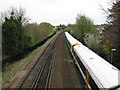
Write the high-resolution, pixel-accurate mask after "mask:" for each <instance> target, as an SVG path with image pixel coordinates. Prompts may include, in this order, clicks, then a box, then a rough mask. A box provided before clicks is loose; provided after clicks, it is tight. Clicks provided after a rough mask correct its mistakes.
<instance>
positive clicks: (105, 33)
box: [66, 1, 120, 69]
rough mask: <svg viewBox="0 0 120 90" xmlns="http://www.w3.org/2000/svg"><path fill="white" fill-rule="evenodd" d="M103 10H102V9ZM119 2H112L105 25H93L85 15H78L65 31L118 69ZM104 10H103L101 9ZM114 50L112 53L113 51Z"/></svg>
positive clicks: (119, 52) (119, 50) (119, 45)
mask: <svg viewBox="0 0 120 90" xmlns="http://www.w3.org/2000/svg"><path fill="white" fill-rule="evenodd" d="M102 9H103V8H102ZM119 9H120V1H118V2H114V1H113V2H112V7H111V8H110V9H108V11H105V13H106V12H109V13H107V15H108V17H107V20H106V24H102V25H94V23H93V21H92V20H91V19H90V18H88V17H87V16H85V15H78V17H77V18H76V23H75V24H68V25H67V26H66V30H67V31H68V32H69V33H71V34H72V35H73V36H74V37H75V38H76V39H78V40H79V41H81V42H82V43H83V44H85V45H86V46H88V47H89V48H90V49H92V50H93V51H95V52H96V53H97V54H99V55H100V56H102V57H103V58H104V59H105V60H107V61H108V62H110V63H111V64H113V65H114V66H116V67H117V68H118V69H120V60H119V59H120V18H119V17H120V10H119ZM103 10H104V9H103ZM113 50H114V51H113Z"/></svg>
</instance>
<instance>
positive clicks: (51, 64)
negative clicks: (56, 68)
mask: <svg viewBox="0 0 120 90" xmlns="http://www.w3.org/2000/svg"><path fill="white" fill-rule="evenodd" d="M58 37H59V36H58ZM58 37H57V38H56V40H55V41H54V43H53V46H51V49H50V50H51V52H50V54H49V55H48V57H46V61H45V62H44V65H42V67H41V69H40V70H39V72H38V75H37V76H36V79H35V81H34V83H33V85H32V87H31V88H34V89H35V88H37V86H38V83H39V81H40V80H41V77H42V75H43V71H44V70H45V67H46V64H47V63H49V62H48V61H49V60H50V63H49V69H48V73H47V76H46V78H47V79H46V81H45V87H44V88H45V89H46V88H48V85H49V80H50V76H51V71H52V66H53V61H54V59H53V57H54V51H55V45H56V42H57V39H58Z"/></svg>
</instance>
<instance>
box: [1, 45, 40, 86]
mask: <svg viewBox="0 0 120 90" xmlns="http://www.w3.org/2000/svg"><path fill="white" fill-rule="evenodd" d="M41 48H42V46H41V47H39V48H37V49H35V50H34V51H32V52H31V53H30V54H29V55H28V56H26V57H25V58H24V59H22V60H20V61H16V62H15V63H12V64H9V65H7V66H6V67H5V71H4V72H2V88H6V87H7V86H6V85H7V84H8V83H9V82H10V80H11V79H12V78H13V77H14V76H15V75H16V73H17V72H19V71H20V70H22V69H23V67H24V66H25V65H27V64H28V63H29V62H30V61H31V60H32V58H33V57H35V56H36V54H37V53H38V52H39V50H40V49H41Z"/></svg>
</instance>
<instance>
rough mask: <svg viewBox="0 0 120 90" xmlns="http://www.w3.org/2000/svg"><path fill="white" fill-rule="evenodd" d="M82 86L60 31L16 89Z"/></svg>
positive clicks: (81, 80) (64, 38)
mask: <svg viewBox="0 0 120 90" xmlns="http://www.w3.org/2000/svg"><path fill="white" fill-rule="evenodd" d="M81 82H82V83H81ZM84 86H85V85H84V83H83V79H82V78H81V75H80V74H79V72H78V71H77V69H76V67H75V64H74V62H73V60H72V57H71V54H70V52H69V50H68V47H67V40H66V37H65V34H64V33H63V32H62V33H59V34H58V35H56V37H54V38H53V39H52V41H51V42H50V43H49V44H48V46H47V47H46V49H45V50H44V51H43V53H42V54H41V56H40V57H39V59H38V60H37V62H36V63H35V64H34V65H33V66H32V68H31V69H30V71H29V72H28V73H27V74H26V76H25V77H24V78H23V80H22V81H21V82H20V84H19V86H18V89H22V88H84Z"/></svg>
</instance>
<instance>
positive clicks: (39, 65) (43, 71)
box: [17, 33, 62, 90]
mask: <svg viewBox="0 0 120 90" xmlns="http://www.w3.org/2000/svg"><path fill="white" fill-rule="evenodd" d="M61 34H62V33H59V34H58V35H57V36H56V37H54V38H53V39H52V40H51V42H50V43H49V44H48V45H47V47H46V48H45V49H44V51H43V52H42V54H41V55H40V57H39V58H38V60H37V61H36V63H35V64H34V65H33V66H32V68H31V69H30V70H29V72H28V73H27V74H26V76H25V77H24V78H23V80H22V81H21V82H20V84H19V85H18V87H17V90H20V89H22V88H47V87H48V86H49V80H50V75H51V71H52V65H53V62H54V50H55V45H56V41H57V39H58V37H59V36H60V35H61Z"/></svg>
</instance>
